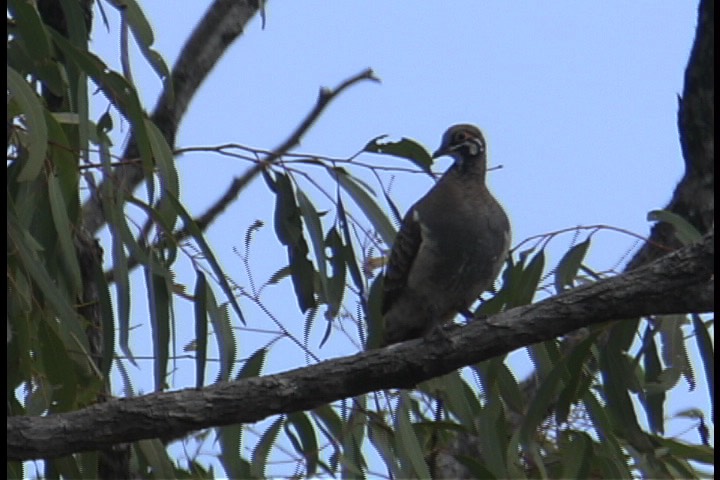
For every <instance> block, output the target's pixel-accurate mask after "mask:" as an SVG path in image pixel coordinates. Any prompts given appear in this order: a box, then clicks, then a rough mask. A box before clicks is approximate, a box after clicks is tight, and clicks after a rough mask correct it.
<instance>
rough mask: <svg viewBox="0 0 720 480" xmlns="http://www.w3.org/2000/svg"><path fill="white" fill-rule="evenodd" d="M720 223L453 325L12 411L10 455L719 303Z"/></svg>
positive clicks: (106, 438) (215, 417)
mask: <svg viewBox="0 0 720 480" xmlns="http://www.w3.org/2000/svg"><path fill="white" fill-rule="evenodd" d="M714 238H715V236H714V232H710V233H709V234H707V235H706V236H705V237H703V239H702V240H701V241H700V242H698V243H696V244H694V245H690V246H688V247H685V248H682V249H680V250H677V251H675V252H673V253H671V254H669V255H667V256H665V257H662V258H660V259H658V260H656V261H654V262H652V263H650V264H648V265H646V266H644V267H641V268H638V269H636V270H633V271H630V272H626V273H624V274H622V275H618V276H617V277H613V278H609V279H606V280H602V281H599V282H597V283H594V284H591V285H587V286H583V287H579V288H576V289H574V290H570V291H569V292H565V293H563V294H561V295H558V296H556V297H552V298H548V299H546V300H543V301H541V302H538V303H536V304H533V305H527V306H523V307H518V308H514V309H512V310H509V311H507V312H503V313H501V314H499V315H495V316H493V317H491V318H489V319H487V320H486V321H477V322H474V323H471V324H470V325H468V326H466V327H463V328H459V329H457V330H456V331H454V332H453V333H451V334H450V335H449V336H448V337H447V340H446V341H439V342H435V343H428V342H425V341H423V340H413V341H409V342H405V343H401V344H398V345H394V346H391V347H388V348H384V349H381V350H373V351H369V352H363V353H359V354H356V355H353V356H349V357H342V358H337V359H334V360H328V361H324V362H321V363H318V364H315V365H312V366H309V367H305V368H299V369H296V370H292V371H288V372H284V373H280V374H275V375H267V376H264V377H255V378H248V379H243V380H238V381H234V382H226V383H220V384H216V385H211V386H208V387H206V388H203V389H201V390H195V389H186V390H180V391H176V392H169V393H156V394H151V395H145V396H141V397H133V398H122V399H117V400H112V401H109V402H106V403H102V404H96V405H93V406H90V407H88V408H85V409H82V410H78V411H74V412H69V413H63V414H56V415H50V416H47V417H8V419H7V458H8V459H11V460H29V459H34V458H52V457H58V456H62V455H68V454H70V453H73V452H79V451H83V450H97V449H98V448H102V447H106V446H109V445H112V444H115V443H120V442H132V441H137V440H140V439H146V438H155V437H158V436H162V437H170V438H175V437H180V436H184V435H185V434H187V433H189V432H191V431H193V430H198V429H203V428H209V427H214V426H219V425H229V424H236V423H252V422H256V421H259V420H262V419H264V418H267V417H268V416H271V415H277V414H282V413H289V412H295V411H300V410H307V409H311V408H315V407H318V406H320V405H323V404H326V403H328V402H332V401H336V400H340V399H343V398H348V397H352V396H355V395H361V394H364V393H367V392H371V391H375V390H380V389H388V388H413V387H414V386H415V385H417V384H418V383H420V382H422V381H425V380H428V379H430V378H433V377H437V376H440V375H443V374H446V373H448V372H451V371H453V370H456V369H458V368H461V367H463V366H466V365H471V364H474V363H477V362H480V361H482V360H486V359H488V358H491V357H494V356H497V355H501V354H504V353H507V352H510V351H512V350H515V349H517V348H519V347H522V346H525V345H529V344H532V343H536V342H541V341H545V340H548V339H552V338H556V337H558V336H561V335H563V334H564V333H566V332H570V331H573V330H577V329H578V328H581V327H586V326H589V325H593V324H598V323H602V322H606V321H610V320H615V319H617V318H632V317H638V316H645V315H653V314H670V313H691V312H694V313H700V312H708V311H712V310H713V309H714V273H713V268H714V259H715V250H714Z"/></svg>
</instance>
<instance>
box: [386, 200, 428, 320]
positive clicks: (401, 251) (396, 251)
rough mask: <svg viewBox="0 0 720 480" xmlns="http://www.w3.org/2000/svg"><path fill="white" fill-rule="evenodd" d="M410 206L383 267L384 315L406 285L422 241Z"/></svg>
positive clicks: (419, 229)
mask: <svg viewBox="0 0 720 480" xmlns="http://www.w3.org/2000/svg"><path fill="white" fill-rule="evenodd" d="M415 211H416V210H415V207H413V208H411V209H410V210H409V211H408V213H407V214H406V215H405V218H403V221H402V223H401V224H400V230H399V231H398V234H397V237H395V242H394V243H393V246H392V250H391V251H390V259H389V260H388V263H387V267H386V268H385V278H384V280H383V299H382V307H381V311H382V314H383V315H384V314H385V313H387V312H388V310H390V308H391V307H392V305H393V304H394V303H395V302H396V301H397V299H398V298H399V297H400V296H401V295H402V292H403V290H404V289H405V286H406V285H407V281H408V276H409V275H410V269H411V268H412V266H413V262H415V259H416V257H417V254H418V251H419V250H420V244H421V243H422V230H421V228H420V222H419V221H418V219H417V214H416V213H415Z"/></svg>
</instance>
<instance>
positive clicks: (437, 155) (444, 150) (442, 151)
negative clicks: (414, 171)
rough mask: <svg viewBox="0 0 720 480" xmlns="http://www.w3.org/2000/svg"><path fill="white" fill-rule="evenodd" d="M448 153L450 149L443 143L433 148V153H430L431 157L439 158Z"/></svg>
mask: <svg viewBox="0 0 720 480" xmlns="http://www.w3.org/2000/svg"><path fill="white" fill-rule="evenodd" d="M448 153H450V149H449V148H447V147H446V146H444V145H441V146H440V148H438V149H437V150H435V153H433V154H432V158H440V157H443V156H445V155H447V154H448Z"/></svg>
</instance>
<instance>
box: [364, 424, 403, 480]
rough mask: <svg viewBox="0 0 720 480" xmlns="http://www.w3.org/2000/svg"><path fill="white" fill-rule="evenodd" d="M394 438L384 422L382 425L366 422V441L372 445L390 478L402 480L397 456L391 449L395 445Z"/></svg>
mask: <svg viewBox="0 0 720 480" xmlns="http://www.w3.org/2000/svg"><path fill="white" fill-rule="evenodd" d="M394 437H395V435H394V432H393V431H392V429H391V428H390V427H389V426H387V425H385V423H384V422H383V423H382V424H380V423H377V422H376V421H372V420H371V421H370V422H368V439H369V440H370V443H372V444H373V446H374V447H375V450H377V452H378V453H379V454H380V457H381V458H382V459H383V462H385V467H386V468H387V469H388V472H389V473H390V474H391V475H392V478H402V477H401V472H400V468H399V466H398V464H397V462H398V454H397V452H396V451H395V449H394V448H393V445H394V444H395V438H394Z"/></svg>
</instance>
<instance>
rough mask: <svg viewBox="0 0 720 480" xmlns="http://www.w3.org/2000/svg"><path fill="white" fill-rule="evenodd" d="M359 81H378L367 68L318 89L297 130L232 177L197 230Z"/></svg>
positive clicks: (298, 140)
mask: <svg viewBox="0 0 720 480" xmlns="http://www.w3.org/2000/svg"><path fill="white" fill-rule="evenodd" d="M363 80H372V81H375V82H377V81H379V80H378V79H377V77H375V75H374V74H373V71H372V70H370V69H369V68H368V69H367V70H363V71H362V72H360V73H358V74H357V75H354V76H352V77H350V78H348V79H347V80H345V81H344V82H342V83H341V84H340V85H338V86H337V87H336V88H335V89H334V90H333V89H329V88H321V89H320V94H319V95H318V99H317V102H316V103H315V106H314V107H313V109H312V110H311V111H310V113H308V114H307V116H306V117H305V118H304V119H303V121H302V122H300V125H298V126H297V128H295V130H294V131H293V132H292V133H291V134H290V136H289V137H288V138H287V140H285V141H284V142H283V143H282V144H281V145H280V146H279V147H278V148H276V149H275V150H273V151H272V152H271V153H270V154H268V155H267V156H266V157H265V158H263V159H262V161H260V162H259V163H257V164H255V165H253V166H252V167H250V168H249V169H248V170H247V171H246V172H245V173H244V174H243V175H242V176H241V177H237V178H235V179H234V180H233V182H232V184H231V185H230V187H229V188H228V189H227V191H226V192H225V193H224V194H223V195H222V196H221V197H220V198H219V199H218V200H217V201H216V202H215V204H214V205H213V206H211V207H210V208H209V209H208V210H207V211H206V212H205V213H204V214H202V215H201V216H200V217H198V219H197V224H198V227H200V229H201V230H204V229H205V228H207V227H208V225H210V224H211V223H212V222H213V221H214V220H215V219H216V218H217V217H218V216H219V215H220V214H221V213H222V212H223V211H224V210H225V209H226V208H227V207H228V206H229V205H230V203H231V202H232V201H233V200H234V199H235V198H236V197H237V196H238V195H239V194H240V192H241V191H242V190H243V189H244V188H245V187H246V186H247V185H248V184H249V183H250V182H251V181H252V180H253V179H254V178H255V177H257V176H258V174H260V172H261V171H262V170H263V168H266V167H267V166H268V165H272V164H273V163H275V162H276V161H277V160H278V159H280V158H281V157H282V156H283V155H285V154H286V153H287V152H288V151H289V150H290V149H291V148H293V147H295V146H296V145H298V144H299V143H300V139H301V138H302V136H303V135H305V133H306V132H307V131H308V130H309V129H310V127H312V125H313V124H314V123H315V121H316V120H317V119H318V118H319V117H320V114H322V112H323V111H324V110H325V108H326V107H327V106H328V105H329V104H330V102H331V101H332V100H333V99H335V98H336V97H337V96H338V95H340V94H341V93H342V92H343V91H344V90H346V89H347V88H349V87H351V86H352V85H354V84H356V83H359V82H361V81H363ZM187 235H188V232H187V230H186V229H183V230H181V231H179V232H178V237H177V238H178V239H182V238H184V237H186V236H187Z"/></svg>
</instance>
